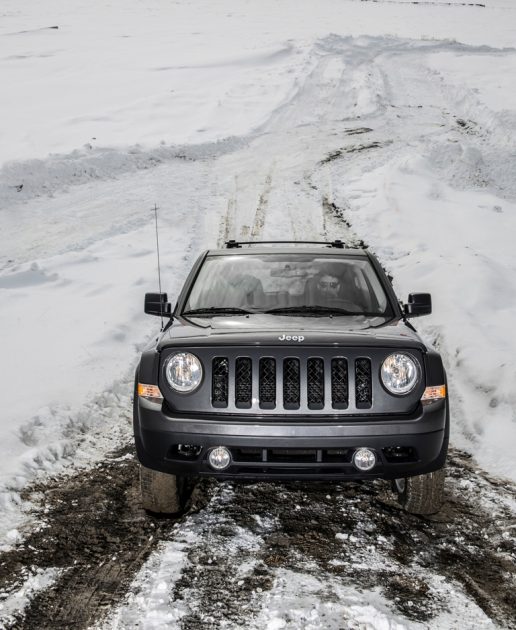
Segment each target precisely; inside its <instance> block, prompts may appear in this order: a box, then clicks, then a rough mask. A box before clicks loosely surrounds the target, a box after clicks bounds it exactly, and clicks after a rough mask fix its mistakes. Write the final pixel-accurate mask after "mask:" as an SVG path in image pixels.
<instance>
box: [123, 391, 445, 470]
mask: <svg viewBox="0 0 516 630" xmlns="http://www.w3.org/2000/svg"><path fill="white" fill-rule="evenodd" d="M134 412H135V413H134V432H135V440H136V450H137V454H138V458H139V460H140V462H141V463H142V464H143V465H144V466H146V467H148V468H152V469H154V470H160V471H162V472H166V473H171V474H175V475H199V476H210V477H217V478H219V479H235V478H238V479H252V480H255V479H267V480H269V479H291V480H292V479H299V480H305V479H307V480H324V479H326V480H329V479H333V480H342V479H375V478H383V479H395V478H399V477H406V476H413V475H419V474H423V473H426V472H432V471H434V470H438V469H439V468H441V467H442V466H443V465H444V462H445V459H446V453H447V449H448V432H449V422H448V417H447V416H448V414H447V404H446V402H445V401H438V402H434V403H432V404H430V405H427V406H422V405H420V406H419V408H418V410H417V412H416V413H415V414H413V415H412V416H410V417H406V416H401V417H397V418H392V417H389V418H385V417H381V416H368V417H366V416H364V417H363V418H354V419H352V420H351V419H349V418H345V417H342V418H341V419H339V418H337V419H335V418H331V419H318V420H317V421H315V420H314V418H313V417H312V418H309V417H302V416H301V417H296V420H295V421H293V420H292V418H291V417H290V418H289V419H288V421H287V420H285V419H282V418H281V417H278V418H276V419H274V421H271V419H270V418H269V419H267V420H266V421H264V420H263V419H259V418H253V419H250V418H248V417H246V418H243V417H240V418H239V417H237V416H233V417H231V418H228V417H227V416H226V417H224V416H222V415H221V416H219V417H215V418H214V417H213V416H211V417H210V418H209V419H208V418H202V417H197V418H195V417H184V416H181V417H179V416H172V415H166V414H165V413H163V411H162V409H161V408H160V407H159V406H158V405H156V404H154V403H150V402H147V401H146V400H144V399H142V398H138V399H137V400H135V409H134ZM178 445H193V446H196V447H198V450H199V452H198V453H197V454H196V455H194V456H185V455H183V454H181V452H180V449H179V450H178ZM214 446H226V447H227V448H229V449H230V450H231V452H232V457H233V461H232V464H231V465H230V466H229V468H227V469H226V470H224V471H223V472H216V471H214V470H213V469H212V468H211V467H210V466H209V464H208V461H207V455H208V452H209V450H210V448H211V447H214ZM360 447H368V448H370V449H372V450H374V451H375V454H376V457H377V463H376V465H375V467H374V468H373V469H372V470H371V471H369V472H367V473H364V472H360V471H358V470H357V469H356V468H355V467H354V465H353V463H352V455H353V453H354V451H355V450H356V449H357V448H360ZM393 449H395V450H393ZM396 453H397V455H396ZM400 454H401V457H400Z"/></svg>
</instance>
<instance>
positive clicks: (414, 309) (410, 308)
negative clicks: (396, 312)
mask: <svg viewBox="0 0 516 630" xmlns="http://www.w3.org/2000/svg"><path fill="white" fill-rule="evenodd" d="M403 312H404V313H405V317H420V316H421V315H430V313H431V312H432V296H431V295H430V293H410V294H409V296H408V304H404V306H403Z"/></svg>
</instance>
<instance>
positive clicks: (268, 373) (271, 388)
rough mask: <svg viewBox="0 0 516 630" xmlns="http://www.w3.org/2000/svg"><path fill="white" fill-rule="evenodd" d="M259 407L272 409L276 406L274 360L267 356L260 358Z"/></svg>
mask: <svg viewBox="0 0 516 630" xmlns="http://www.w3.org/2000/svg"><path fill="white" fill-rule="evenodd" d="M259 383H260V386H259V397H260V407H262V408H263V409H273V408H274V407H275V406H276V361H275V359H271V358H269V357H267V358H264V359H260V373H259Z"/></svg>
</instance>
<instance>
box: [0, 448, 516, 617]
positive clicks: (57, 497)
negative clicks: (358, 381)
mask: <svg viewBox="0 0 516 630" xmlns="http://www.w3.org/2000/svg"><path fill="white" fill-rule="evenodd" d="M447 472H448V475H447V501H446V504H445V506H444V508H443V510H442V511H441V512H440V513H439V514H438V515H436V516H433V517H418V516H412V515H409V514H406V513H405V512H403V511H402V510H401V509H400V508H399V507H398V505H397V504H396V502H395V500H394V498H393V495H392V494H391V492H390V490H389V487H388V484H387V483H386V482H381V481H377V482H367V483H360V482H350V483H313V484H310V483H255V484H249V483H224V484H218V483H216V482H214V481H212V480H203V481H201V482H200V483H199V484H198V486H197V489H196V491H195V493H194V495H193V498H192V502H191V505H190V510H189V513H187V514H185V515H184V516H183V517H182V518H181V519H180V520H179V525H177V523H178V520H177V519H169V518H161V519H158V518H155V517H151V516H148V515H146V514H145V513H144V511H143V510H142V509H141V504H140V499H139V495H138V474H137V463H136V460H135V459H134V455H133V452H132V447H131V446H127V447H124V448H122V449H120V450H119V451H117V452H115V453H113V454H112V455H111V456H110V457H109V458H108V459H107V460H106V461H105V462H103V463H102V464H99V465H97V466H96V467H94V468H93V469H91V470H88V471H81V472H79V473H78V474H76V475H75V476H71V477H60V478H55V479H52V480H50V481H49V482H48V483H45V484H42V485H36V486H33V487H32V488H30V489H29V490H27V493H26V497H25V498H26V499H29V500H30V501H31V502H32V503H33V504H34V505H35V506H36V507H35V509H36V510H37V511H38V517H39V522H40V526H39V527H38V529H37V530H36V531H32V532H31V533H30V534H29V535H28V536H27V538H26V539H25V540H24V541H23V542H22V543H21V544H19V545H18V546H17V547H16V548H14V549H13V550H11V551H8V552H6V553H4V554H2V556H0V584H1V590H2V592H3V593H4V594H6V595H8V594H9V593H12V592H15V591H16V589H17V588H19V587H20V585H21V584H22V583H23V582H24V581H25V580H26V579H27V577H28V574H31V573H32V574H34V573H35V572H37V571H38V570H40V569H48V568H57V569H60V573H59V575H58V577H57V579H56V581H55V582H54V583H53V584H52V585H51V586H50V587H49V588H47V589H45V590H41V591H39V592H37V593H35V595H34V596H33V598H32V599H31V600H30V602H29V604H28V606H27V607H26V608H25V610H24V611H23V612H20V613H18V614H17V615H16V616H15V617H11V618H10V619H9V620H4V624H5V625H6V627H11V628H19V629H25V628H27V629H28V628H30V629H33V628H36V627H37V628H42V629H43V628H70V627H73V628H77V629H80V628H88V627H91V626H92V625H93V624H96V625H97V624H99V622H100V621H101V620H102V619H103V618H104V617H105V615H106V614H107V613H108V612H109V611H110V610H111V609H112V608H113V606H114V605H115V604H117V603H118V602H120V601H121V600H122V599H123V597H124V595H125V594H126V593H127V591H128V590H130V588H131V581H132V580H133V578H134V576H135V575H136V574H137V572H138V571H139V569H140V568H141V567H142V565H143V563H144V562H145V560H146V559H147V557H148V556H149V554H150V553H151V552H152V551H153V550H154V549H155V548H156V545H157V543H159V542H160V541H161V542H163V541H164V542H167V541H173V540H174V538H175V537H176V536H178V535H179V534H180V532H181V528H182V527H188V528H193V529H194V530H195V531H196V533H197V536H196V541H197V542H195V543H193V544H192V545H191V547H190V548H189V549H188V551H187V561H186V562H185V566H184V569H183V572H182V574H181V576H180V578H179V579H178V581H177V582H176V583H175V586H174V588H173V592H172V594H171V602H172V605H174V604H175V605H180V606H182V607H183V608H184V609H186V610H187V612H186V614H185V615H184V616H183V617H182V619H181V626H182V627H183V628H188V629H196V628H199V629H200V628H201V627H202V628H205V627H206V624H211V625H212V627H213V626H217V625H219V624H222V623H225V624H227V625H229V627H237V626H239V625H245V623H246V620H248V619H250V618H254V617H256V616H257V615H258V613H259V610H260V607H261V606H262V600H263V596H264V594H265V593H267V592H268V591H270V589H271V588H272V587H273V585H274V581H275V576H276V574H277V571H278V570H281V569H287V570H289V571H294V572H297V573H301V574H304V575H312V576H314V577H315V578H316V579H319V580H321V579H322V580H332V581H333V582H335V581H337V582H338V583H339V584H342V585H353V586H354V587H357V588H363V589H364V590H370V589H374V588H377V587H380V589H381V591H382V594H383V595H384V597H386V598H387V600H388V601H390V602H391V604H392V608H393V611H394V612H396V613H398V614H400V615H402V616H403V617H404V618H406V619H408V620H413V621H417V622H423V623H431V622H432V619H433V618H434V617H435V616H436V615H438V614H439V613H441V612H442V611H443V607H446V602H445V601H444V602H443V599H442V597H441V593H440V592H439V590H438V589H436V587H435V579H434V578H435V576H438V577H439V578H444V580H445V581H446V582H448V583H450V584H452V585H455V586H453V588H457V587H458V588H459V589H461V590H462V591H463V592H464V593H465V596H466V597H468V598H469V599H470V600H472V601H473V602H475V604H476V605H477V606H479V607H480V608H481V609H482V610H483V611H484V612H485V614H486V615H487V616H488V617H489V618H490V619H492V620H493V621H494V622H495V623H498V624H499V625H500V626H502V627H505V628H512V627H514V628H516V619H515V616H514V614H515V612H514V611H515V610H516V595H515V593H516V590H515V585H516V579H515V578H516V541H515V538H514V530H515V527H516V519H515V518H514V503H515V502H516V490H515V488H514V486H513V485H512V484H510V483H508V482H505V481H503V480H499V479H496V478H492V477H489V476H488V475H486V474H485V473H483V472H482V471H478V469H477V468H476V466H475V464H474V462H473V461H472V460H471V459H470V458H469V457H468V456H467V455H466V454H464V453H462V452H459V451H453V452H452V454H451V457H450V462H449V466H448V471H447ZM329 596H330V597H331V595H329ZM321 597H322V600H323V601H324V597H325V596H324V594H323V595H321Z"/></svg>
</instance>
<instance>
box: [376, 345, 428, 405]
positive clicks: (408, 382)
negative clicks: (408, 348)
mask: <svg viewBox="0 0 516 630" xmlns="http://www.w3.org/2000/svg"><path fill="white" fill-rule="evenodd" d="M381 376H382V382H383V384H384V385H385V387H386V388H387V389H388V390H389V391H390V392H391V393H392V394H398V395H400V396H401V395H403V394H408V393H409V392H411V391H412V390H413V389H414V387H415V386H416V384H417V382H418V380H419V366H418V364H417V362H416V361H415V360H414V359H413V358H412V357H410V356H409V355H408V354H402V353H401V352H396V353H395V354H390V355H389V356H388V357H387V358H386V359H385V361H384V362H383V365H382V371H381Z"/></svg>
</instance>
